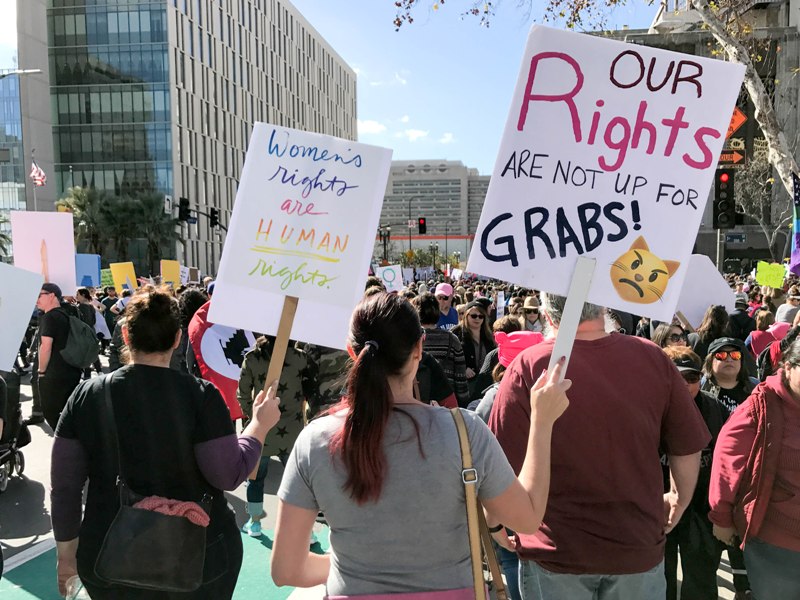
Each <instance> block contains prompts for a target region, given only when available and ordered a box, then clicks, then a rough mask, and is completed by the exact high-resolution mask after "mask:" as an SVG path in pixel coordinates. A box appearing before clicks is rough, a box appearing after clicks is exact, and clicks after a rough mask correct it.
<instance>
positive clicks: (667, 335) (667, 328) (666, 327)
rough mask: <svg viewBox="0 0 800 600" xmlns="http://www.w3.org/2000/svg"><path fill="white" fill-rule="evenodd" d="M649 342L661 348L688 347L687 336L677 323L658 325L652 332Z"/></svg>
mask: <svg viewBox="0 0 800 600" xmlns="http://www.w3.org/2000/svg"><path fill="white" fill-rule="evenodd" d="M651 341H652V342H653V343H654V344H656V345H657V346H659V347H661V348H672V347H674V346H688V345H689V335H688V334H687V333H686V330H685V329H684V328H683V327H681V326H680V325H678V324H677V323H660V324H659V326H658V327H656V330H655V331H654V332H653V337H652V339H651Z"/></svg>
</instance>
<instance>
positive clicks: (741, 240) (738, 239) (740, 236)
mask: <svg viewBox="0 0 800 600" xmlns="http://www.w3.org/2000/svg"><path fill="white" fill-rule="evenodd" d="M725 243H726V244H746V243H747V234H746V233H738V232H737V233H726V234H725Z"/></svg>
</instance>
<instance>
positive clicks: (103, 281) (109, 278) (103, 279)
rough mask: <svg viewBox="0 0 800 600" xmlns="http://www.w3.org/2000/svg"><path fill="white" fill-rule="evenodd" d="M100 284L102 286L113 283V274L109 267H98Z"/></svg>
mask: <svg viewBox="0 0 800 600" xmlns="http://www.w3.org/2000/svg"><path fill="white" fill-rule="evenodd" d="M100 285H102V286H103V287H108V286H110V285H114V276H113V275H112V274H111V269H100Z"/></svg>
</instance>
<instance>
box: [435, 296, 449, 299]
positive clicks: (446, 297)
mask: <svg viewBox="0 0 800 600" xmlns="http://www.w3.org/2000/svg"><path fill="white" fill-rule="evenodd" d="M436 299H437V300H450V296H436Z"/></svg>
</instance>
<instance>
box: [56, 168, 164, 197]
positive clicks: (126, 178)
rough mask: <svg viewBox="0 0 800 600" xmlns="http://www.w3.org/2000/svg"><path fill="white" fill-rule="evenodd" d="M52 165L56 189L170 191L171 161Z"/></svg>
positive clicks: (117, 191)
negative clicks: (53, 166) (92, 188)
mask: <svg viewBox="0 0 800 600" xmlns="http://www.w3.org/2000/svg"><path fill="white" fill-rule="evenodd" d="M86 167H88V168H84V167H83V166H82V165H75V164H56V166H55V171H56V172H55V179H56V184H57V186H58V189H59V190H66V189H67V188H70V187H72V186H75V185H80V186H81V187H95V188H97V189H100V190H107V191H109V192H113V193H115V194H117V195H119V194H134V193H137V192H149V191H153V190H155V191H157V192H159V193H162V194H172V163H138V164H130V163H117V164H114V163H110V164H94V165H87V166H86Z"/></svg>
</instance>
